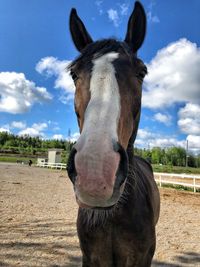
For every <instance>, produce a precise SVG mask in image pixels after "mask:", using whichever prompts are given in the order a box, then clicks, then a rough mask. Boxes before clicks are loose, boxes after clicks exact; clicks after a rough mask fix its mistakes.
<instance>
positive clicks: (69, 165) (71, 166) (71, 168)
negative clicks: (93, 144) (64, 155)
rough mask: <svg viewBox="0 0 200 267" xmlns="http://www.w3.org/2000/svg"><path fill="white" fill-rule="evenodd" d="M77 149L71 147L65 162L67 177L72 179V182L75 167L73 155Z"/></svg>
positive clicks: (74, 175)
mask: <svg viewBox="0 0 200 267" xmlns="http://www.w3.org/2000/svg"><path fill="white" fill-rule="evenodd" d="M76 153H77V151H76V149H75V148H74V147H73V148H72V150H71V152H70V154H69V158H68V162H67V172H68V176H69V179H70V180H71V181H72V183H73V184H74V183H75V180H76V176H77V173H76V168H75V162H74V159H75V155H76Z"/></svg>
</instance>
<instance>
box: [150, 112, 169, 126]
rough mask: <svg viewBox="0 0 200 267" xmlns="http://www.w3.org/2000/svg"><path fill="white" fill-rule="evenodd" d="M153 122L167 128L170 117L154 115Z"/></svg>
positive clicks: (161, 114)
mask: <svg viewBox="0 0 200 267" xmlns="http://www.w3.org/2000/svg"><path fill="white" fill-rule="evenodd" d="M153 118H154V120H156V121H158V122H161V123H164V124H165V125H167V126H169V125H170V124H171V119H172V117H171V116H170V115H169V114H163V113H160V112H158V113H156V114H155V115H154V117H153Z"/></svg>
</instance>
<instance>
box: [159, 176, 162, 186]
mask: <svg viewBox="0 0 200 267" xmlns="http://www.w3.org/2000/svg"><path fill="white" fill-rule="evenodd" d="M159 183H160V187H162V180H161V174H159Z"/></svg>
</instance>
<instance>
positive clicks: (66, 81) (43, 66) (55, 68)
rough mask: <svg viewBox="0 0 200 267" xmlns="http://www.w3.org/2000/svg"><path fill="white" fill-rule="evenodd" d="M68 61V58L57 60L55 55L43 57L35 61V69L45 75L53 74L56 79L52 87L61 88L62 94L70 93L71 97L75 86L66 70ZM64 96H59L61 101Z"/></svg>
mask: <svg viewBox="0 0 200 267" xmlns="http://www.w3.org/2000/svg"><path fill="white" fill-rule="evenodd" d="M70 63H71V61H69V60H58V59H57V58H55V57H45V58H42V59H41V60H40V61H39V62H38V63H37V65H36V71H37V72H39V73H40V74H44V75H46V76H47V77H51V76H55V77H56V80H55V84H54V87H55V88H56V89H62V90H63V91H64V92H63V93H64V96H65V94H67V96H69V95H70V96H71V98H73V96H74V91H75V86H74V82H73V80H72V78H71V76H70V73H69V71H67V66H68V65H69V64H70ZM64 96H61V99H60V100H61V101H62V97H63V98H64ZM71 98H70V99H71ZM62 102H63V101H62Z"/></svg>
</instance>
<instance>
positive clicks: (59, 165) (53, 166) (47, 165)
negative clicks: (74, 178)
mask: <svg viewBox="0 0 200 267" xmlns="http://www.w3.org/2000/svg"><path fill="white" fill-rule="evenodd" d="M36 166H37V167H42V168H51V169H61V170H62V169H66V167H67V164H65V163H47V162H45V163H37V165H36Z"/></svg>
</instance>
